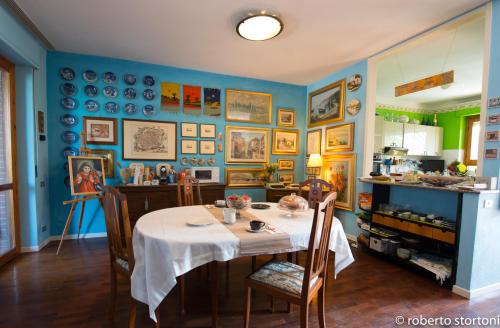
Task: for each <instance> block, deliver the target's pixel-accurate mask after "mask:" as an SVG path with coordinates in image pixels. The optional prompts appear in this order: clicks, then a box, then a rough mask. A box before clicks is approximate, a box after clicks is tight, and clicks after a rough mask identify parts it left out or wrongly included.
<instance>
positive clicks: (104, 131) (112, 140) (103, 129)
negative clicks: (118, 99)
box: [83, 116, 118, 145]
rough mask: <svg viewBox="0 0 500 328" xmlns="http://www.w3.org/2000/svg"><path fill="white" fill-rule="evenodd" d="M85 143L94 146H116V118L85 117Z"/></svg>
mask: <svg viewBox="0 0 500 328" xmlns="http://www.w3.org/2000/svg"><path fill="white" fill-rule="evenodd" d="M83 129H84V131H85V141H86V142H87V144H93V145H116V144H117V143H118V140H117V139H118V138H117V136H118V133H117V129H118V128H117V121H116V118H104V117H90V116H84V117H83Z"/></svg>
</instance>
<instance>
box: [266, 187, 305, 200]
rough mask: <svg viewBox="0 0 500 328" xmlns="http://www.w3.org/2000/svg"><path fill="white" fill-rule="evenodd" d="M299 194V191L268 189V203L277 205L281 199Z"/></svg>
mask: <svg viewBox="0 0 500 328" xmlns="http://www.w3.org/2000/svg"><path fill="white" fill-rule="evenodd" d="M298 192H299V189H286V188H266V202H271V203H277V202H278V201H279V200H280V199H281V197H283V196H287V195H290V194H292V193H296V194H298Z"/></svg>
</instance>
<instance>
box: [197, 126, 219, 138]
mask: <svg viewBox="0 0 500 328" xmlns="http://www.w3.org/2000/svg"><path fill="white" fill-rule="evenodd" d="M215 130H216V125H215V124H204V123H201V124H200V138H215Z"/></svg>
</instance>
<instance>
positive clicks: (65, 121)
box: [59, 114, 78, 128]
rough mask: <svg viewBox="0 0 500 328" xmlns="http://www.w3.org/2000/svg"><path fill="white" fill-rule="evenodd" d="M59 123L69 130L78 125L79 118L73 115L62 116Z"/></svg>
mask: <svg viewBox="0 0 500 328" xmlns="http://www.w3.org/2000/svg"><path fill="white" fill-rule="evenodd" d="M59 121H60V122H61V124H62V125H64V126H65V127H68V128H71V127H74V126H76V125H78V117H77V116H75V115H72V114H64V115H61V117H60V118H59Z"/></svg>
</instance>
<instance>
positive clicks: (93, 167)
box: [68, 156, 106, 196]
mask: <svg viewBox="0 0 500 328" xmlns="http://www.w3.org/2000/svg"><path fill="white" fill-rule="evenodd" d="M68 167H69V179H70V188H71V195H72V196H77V195H96V194H99V193H100V192H101V191H102V190H103V188H104V185H105V184H106V176H105V174H104V161H103V159H102V158H100V157H92V156H68Z"/></svg>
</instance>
